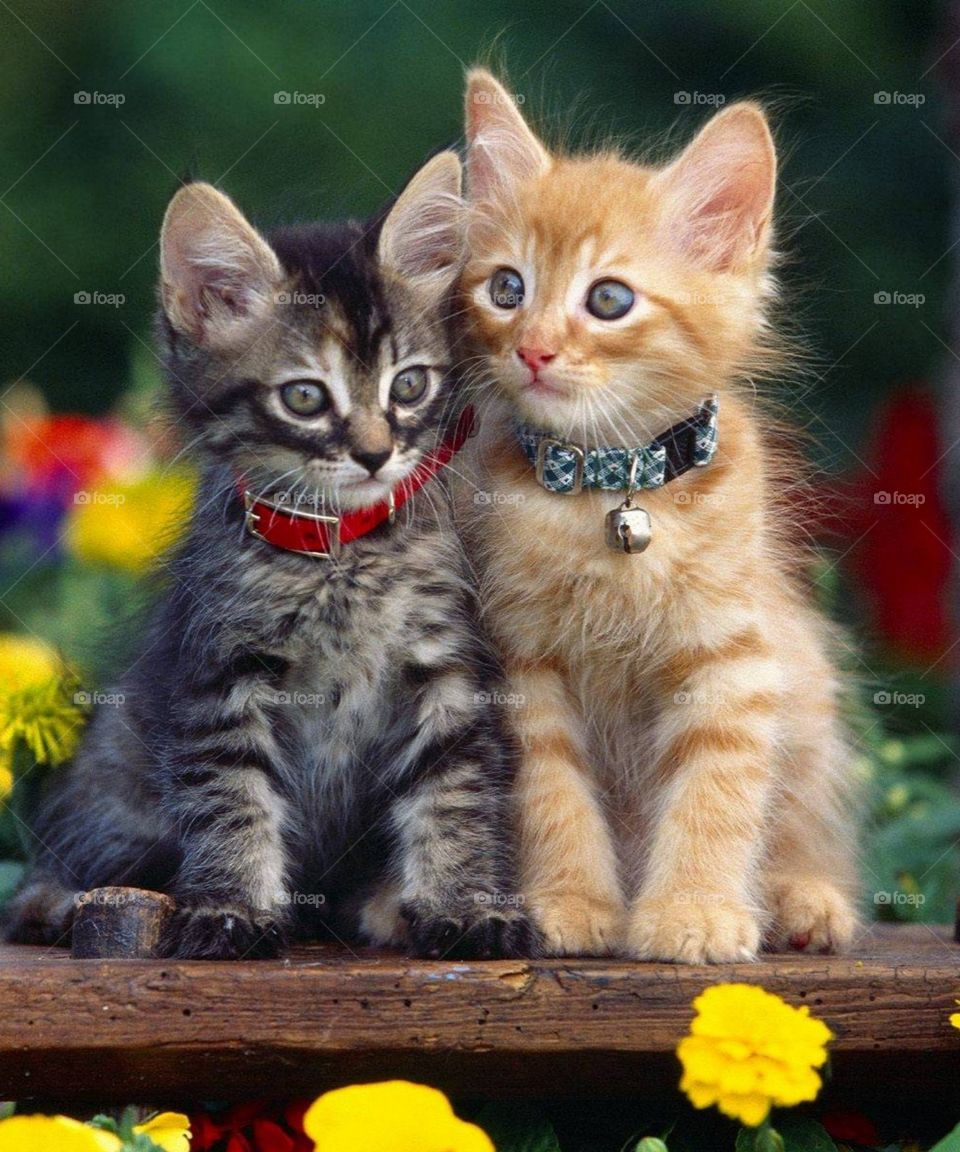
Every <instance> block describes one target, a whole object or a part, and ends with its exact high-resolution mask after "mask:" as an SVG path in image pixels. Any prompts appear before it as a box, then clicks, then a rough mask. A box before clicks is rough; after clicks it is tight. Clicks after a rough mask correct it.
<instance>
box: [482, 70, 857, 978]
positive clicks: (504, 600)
mask: <svg viewBox="0 0 960 1152" xmlns="http://www.w3.org/2000/svg"><path fill="white" fill-rule="evenodd" d="M467 138H468V145H469V159H468V164H467V174H468V203H469V222H468V244H469V248H470V251H469V255H468V261H467V264H466V269H465V272H464V274H463V277H462V281H461V290H462V295H463V302H462V306H463V308H464V309H465V312H466V316H465V323H466V330H467V331H466V335H467V338H468V340H469V342H470V344H471V345H472V347H471V349H470V350H471V351H472V352H473V353H474V354H476V355H477V356H478V358H479V364H480V369H479V372H478V374H477V375H478V377H483V381H484V385H486V384H487V383H490V382H492V387H490V388H486V387H484V388H483V390H482V391H480V392H479V394H481V395H483V396H484V397H485V405H484V409H483V412H482V430H481V434H480V437H479V439H478V440H477V441H476V442H475V444H474V447H475V449H476V451H475V453H473V456H474V460H473V464H472V467H473V470H474V480H475V483H476V485H477V487H478V488H479V489H481V490H482V491H485V492H500V493H510V494H511V498H510V499H509V500H508V499H500V500H496V499H494V498H492V497H491V498H488V499H486V500H484V501H481V502H477V501H475V500H473V499H471V498H470V493H469V492H466V493H465V495H466V499H465V500H464V504H463V515H464V518H465V520H466V522H467V527H468V530H469V533H470V540H471V541H472V546H473V548H474V550H475V553H476V557H477V560H478V563H479V565H480V567H481V573H482V576H481V580H482V584H481V599H482V601H483V602H484V603H485V605H486V610H487V617H488V620H489V625H490V627H491V629H492V633H493V636H494V639H495V642H496V643H497V645H498V646H499V648H500V651H501V653H502V655H503V657H504V660H505V663H506V670H507V674H508V679H509V683H510V689H511V691H512V692H513V693H515V694H517V695H518V696H520V697H522V698H523V699H525V701H526V706H525V707H523V708H521V709H518V710H517V711H516V713H515V715H516V729H517V734H518V736H519V739H520V741H521V743H522V750H523V756H522V767H521V769H520V772H519V778H518V792H519V798H520V803H521V807H522V817H521V820H522V832H521V856H522V864H521V877H522V885H523V888H524V890H525V892H526V893H527V908H528V911H529V912H530V913H531V915H532V916H533V917H534V919H535V920H536V921H537V922H538V924H539V926H540V928H541V929H542V931H543V933H544V935H545V937H546V941H547V944H548V946H549V948H550V949H551V950H552V951H553V952H555V953H596V952H601V953H602V952H608V951H624V952H625V953H626V954H628V955H630V956H633V957H639V958H657V959H662V960H669V961H689V962H693V963H700V962H704V961H717V962H719V961H732V960H739V959H744V958H750V957H753V956H755V955H756V953H757V950H758V947H759V946H760V944H761V941H762V940H763V938H764V936H765V935H766V936H767V938H768V940H769V941H770V943H771V944H778V943H786V942H789V943H790V944H791V945H792V946H793V947H795V948H799V949H804V948H807V949H813V950H829V949H834V948H839V947H842V946H843V945H845V944H847V943H848V941H849V940H850V938H851V934H852V933H853V930H854V926H855V916H854V910H853V896H854V891H855V886H856V881H855V865H854V846H853V835H852V829H851V820H850V808H851V803H850V800H851V796H850V793H851V784H850V782H851V775H852V774H851V769H850V756H849V755H848V750H847V747H846V744H845V737H844V732H843V728H842V725H841V722H840V720H839V719H838V698H839V695H840V691H841V688H840V684H839V683H838V676H837V673H836V671H835V668H834V664H833V657H832V655H831V654H830V653H831V649H832V646H833V641H832V637H831V634H830V628H829V627H828V625H827V623H826V622H825V621H824V620H823V619H821V617H820V616H819V615H818V613H817V612H816V610H815V609H814V607H813V606H812V605H811V604H810V602H809V600H808V598H807V596H806V594H805V593H804V591H803V590H802V580H801V568H802V560H803V557H802V556H801V555H800V554H799V553H798V552H797V551H796V550H795V549H793V548H792V547H791V545H790V544H789V543H788V541H787V540H786V539H785V538H784V533H783V532H782V531H781V521H782V519H783V517H782V514H781V511H780V509H779V507H778V497H779V495H780V484H781V480H782V478H781V476H780V475H779V474H778V472H777V461H776V457H775V454H774V452H773V450H772V447H771V440H772V434H771V431H770V427H769V424H768V423H767V422H765V421H764V419H763V417H762V416H761V415H760V413H759V412H758V410H757V407H756V404H755V402H754V398H753V394H752V389H751V383H752V378H753V377H754V375H755V374H756V373H758V372H759V371H761V370H763V369H764V368H766V367H767V366H768V362H769V358H770V351H769V350H770V346H771V341H770V340H769V339H768V331H767V327H768V323H767V319H766V308H767V305H768V303H769V302H770V300H771V297H772V295H773V292H774V282H773V279H772V276H771V215H772V209H773V201H774V185H775V169H776V159H775V152H774V146H773V142H772V139H771V136H770V132H769V129H768V127H767V123H766V120H765V118H764V115H763V113H762V111H761V110H760V108H759V107H757V106H756V105H754V104H751V103H741V104H737V105H735V106H732V107H730V108H728V109H726V110H724V111H722V112H721V113H720V114H719V115H717V116H715V117H714V118H713V119H712V120H711V121H710V122H709V123H708V124H707V126H706V127H705V128H704V129H703V130H702V131H701V133H700V134H699V135H698V136H697V137H696V139H695V140H694V141H693V142H692V143H691V144H690V145H689V146H688V147H687V149H686V150H685V151H684V152H682V154H681V155H680V156H679V157H678V158H677V159H675V160H674V161H673V162H672V163H670V164H667V165H666V166H664V167H660V168H657V167H643V166H640V165H638V164H635V163H632V162H630V161H628V160H626V159H624V158H622V157H621V156H620V155H618V154H616V153H612V152H601V153H597V154H593V155H582V156H561V155H553V154H551V153H549V152H548V151H547V150H546V149H545V148H544V147H543V145H542V144H541V143H540V142H539V141H538V140H537V139H536V138H535V136H534V135H533V134H532V133H531V131H530V130H529V128H528V127H527V125H526V124H525V123H524V121H523V119H522V117H521V116H520V114H519V112H518V111H517V109H516V107H515V106H514V103H513V101H512V100H511V98H510V96H509V94H508V93H507V92H506V91H505V90H504V89H503V88H502V87H501V86H500V85H499V84H498V83H497V81H496V80H494V78H493V77H492V76H490V75H489V74H488V73H486V72H484V71H474V72H473V73H472V74H471V75H470V77H469V85H468V91H467ZM477 386H478V390H479V389H480V384H479V382H477ZM631 487H632V488H634V489H636V491H634V492H631V491H630V489H631Z"/></svg>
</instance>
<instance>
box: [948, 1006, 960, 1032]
mask: <svg viewBox="0 0 960 1152" xmlns="http://www.w3.org/2000/svg"><path fill="white" fill-rule="evenodd" d="M954 1004H956V1006H957V1007H958V1008H960V1000H954ZM950 1023H951V1024H952V1025H953V1026H954V1028H960V1012H954V1013H953V1015H952V1016H951V1017H950Z"/></svg>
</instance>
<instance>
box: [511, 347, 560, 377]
mask: <svg viewBox="0 0 960 1152" xmlns="http://www.w3.org/2000/svg"><path fill="white" fill-rule="evenodd" d="M517 355H518V356H519V357H520V359H521V360H522V361H523V362H524V364H526V366H527V367H528V368H529V369H530V370H531V371H532V372H535V373H536V372H539V371H540V369H541V368H542V367H543V366H544V364H549V363H550V361H551V360H552V359H553V358H554V356H556V352H547V351H546V349H545V348H542V347H540V345H538V344H531V345H529V346H527V347H523V348H518V349H517Z"/></svg>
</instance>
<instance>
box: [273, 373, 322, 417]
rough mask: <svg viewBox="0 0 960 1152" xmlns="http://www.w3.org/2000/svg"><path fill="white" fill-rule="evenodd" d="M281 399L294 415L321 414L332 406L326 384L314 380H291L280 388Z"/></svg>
mask: <svg viewBox="0 0 960 1152" xmlns="http://www.w3.org/2000/svg"><path fill="white" fill-rule="evenodd" d="M280 399H281V400H282V401H283V402H284V404H285V405H286V407H287V408H288V409H289V410H290V411H291V412H292V413H293V414H294V416H319V414H320V413H321V412H326V410H327V409H328V408H329V407H330V393H329V392H328V391H327V389H326V385H324V384H318V383H317V382H316V381H314V380H291V382H290V383H289V384H284V386H283V387H282V388H281V389H280Z"/></svg>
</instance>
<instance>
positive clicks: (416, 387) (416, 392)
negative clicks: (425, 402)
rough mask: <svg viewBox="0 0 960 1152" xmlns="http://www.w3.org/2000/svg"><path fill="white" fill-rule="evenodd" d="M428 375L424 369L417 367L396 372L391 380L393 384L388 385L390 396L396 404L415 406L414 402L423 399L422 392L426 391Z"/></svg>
mask: <svg viewBox="0 0 960 1152" xmlns="http://www.w3.org/2000/svg"><path fill="white" fill-rule="evenodd" d="M428 380H429V374H428V372H427V369H426V368H421V367H419V366H417V367H414V368H404V370H403V371H402V372H398V373H397V374H396V376H394V378H393V383H392V384H391V385H390V395H391V396H392V397H393V399H394V400H396V401H397V403H398V404H416V402H417V401H418V400H420V399H422V398H423V394H424V392H426V390H427V381H428Z"/></svg>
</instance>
